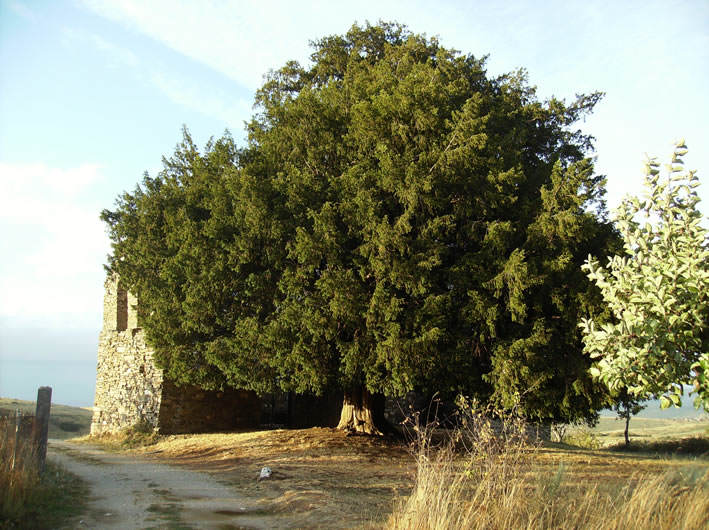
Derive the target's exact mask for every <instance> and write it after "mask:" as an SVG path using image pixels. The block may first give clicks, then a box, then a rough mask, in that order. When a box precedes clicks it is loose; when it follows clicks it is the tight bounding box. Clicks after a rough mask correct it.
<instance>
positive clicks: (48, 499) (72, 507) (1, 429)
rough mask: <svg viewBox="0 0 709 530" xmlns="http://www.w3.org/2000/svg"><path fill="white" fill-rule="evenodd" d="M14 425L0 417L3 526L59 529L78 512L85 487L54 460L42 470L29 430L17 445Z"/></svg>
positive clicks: (0, 517)
mask: <svg viewBox="0 0 709 530" xmlns="http://www.w3.org/2000/svg"><path fill="white" fill-rule="evenodd" d="M14 427H15V419H14V418H7V417H5V418H0V528H3V529H5V528H56V527H57V526H58V525H60V524H62V523H64V522H66V521H67V520H69V519H70V518H71V517H73V516H74V515H76V514H77V513H79V511H80V510H81V508H82V506H83V503H84V498H85V496H86V486H85V484H83V483H82V482H81V481H80V480H79V479H78V478H77V477H75V476H73V475H71V474H69V473H67V472H66V471H65V470H63V469H62V468H60V467H58V466H54V465H52V464H51V463H47V465H46V468H45V470H44V472H43V473H40V472H39V470H38V468H37V458H36V448H35V446H34V445H33V444H32V443H31V442H30V440H29V439H27V432H26V430H25V432H24V433H23V435H22V436H20V437H19V439H18V443H17V447H16V446H15V434H14V430H15V429H14Z"/></svg>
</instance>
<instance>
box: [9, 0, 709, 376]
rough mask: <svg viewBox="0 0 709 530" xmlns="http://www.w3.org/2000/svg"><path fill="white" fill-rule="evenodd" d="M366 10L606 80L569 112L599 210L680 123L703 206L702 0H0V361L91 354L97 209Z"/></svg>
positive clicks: (529, 62) (632, 186)
mask: <svg viewBox="0 0 709 530" xmlns="http://www.w3.org/2000/svg"><path fill="white" fill-rule="evenodd" d="M378 20H385V21H397V22H400V23H403V24H406V25H407V26H408V27H409V29H410V30H411V31H413V32H415V33H425V34H426V35H428V36H437V37H438V38H439V40H440V42H441V44H442V45H443V46H445V47H449V48H455V49H458V50H460V51H461V52H463V53H472V54H473V55H475V56H477V57H480V56H483V55H489V59H488V63H487V67H488V72H489V74H490V75H499V74H503V73H506V72H510V71H513V70H516V69H518V68H525V69H526V70H527V71H528V76H529V82H530V83H531V84H533V85H535V86H536V87H537V90H538V94H539V96H540V98H542V99H545V98H548V97H551V96H555V97H558V98H565V99H567V100H571V99H573V98H574V97H575V95H576V94H577V93H588V92H593V91H602V92H604V93H605V94H606V95H605V97H604V98H603V100H601V102H600V103H599V104H598V106H597V107H596V110H595V112H594V113H593V115H592V116H591V117H589V118H587V119H586V121H585V122H584V123H582V124H581V127H582V128H583V130H584V131H585V132H587V133H589V134H592V135H594V136H595V138H596V143H595V147H596V153H595V154H596V157H597V159H596V169H597V172H598V173H601V174H605V175H607V177H608V187H607V189H608V197H607V199H608V204H609V207H611V208H612V207H615V206H617V205H618V204H619V202H620V200H621V198H622V197H623V196H624V195H625V194H627V193H631V194H639V193H641V182H642V167H643V160H644V157H645V154H646V153H647V154H650V155H652V156H657V157H659V158H660V160H661V161H667V159H668V157H669V155H670V154H671V150H672V145H673V142H674V141H675V140H677V139H679V138H685V139H686V141H687V144H688V146H689V154H688V155H687V157H686V158H685V160H686V165H687V167H688V168H690V169H697V170H698V174H699V177H700V181H701V182H702V185H701V187H700V195H701V196H702V197H703V203H702V204H701V206H700V207H701V210H702V211H703V213H704V215H705V216H706V215H707V213H708V212H709V192H708V191H707V178H706V175H707V171H709V154H708V153H707V146H708V144H709V141H708V140H709V137H708V135H709V133H708V132H707V129H708V127H707V124H708V123H709V113H708V111H707V103H706V100H707V94H709V2H707V1H706V0H696V1H671V0H663V1H651V0H643V1H632V0H630V1H622V2H618V1H616V0H613V1H594V0H583V1H573V0H565V1H554V0H550V1H545V2H531V1H508V2H503V1H500V2H489V1H484V2H483V1H468V2H455V1H446V0H439V1H438V2H437V3H436V4H435V6H434V4H433V2H430V1H420V2H419V1H411V2H386V1H384V0H380V1H369V0H364V1H359V2H346V3H340V2H336V1H332V0H330V1H316V2H307V1H305V2H269V1H267V0H261V1H258V2H257V1H254V2H251V1H247V0H243V1H228V0H224V1H206V0H205V1H198V0H193V1H179V0H165V1H163V0H152V1H149V2H145V1H132V0H129V1H114V2H108V1H103V0H74V1H72V0H56V1H42V0H33V1H20V0H0V257H1V258H2V259H0V362H1V361H2V359H17V358H24V359H37V360H46V359H54V360H86V361H89V360H95V358H96V347H97V338H98V333H99V331H100V326H101V318H102V317H101V311H102V299H103V280H104V275H105V273H104V269H103V264H104V263H105V262H106V255H107V253H108V252H110V245H109V242H108V238H107V235H106V233H105V229H104V226H103V224H102V223H101V221H100V220H99V214H100V212H101V210H102V209H104V208H111V207H112V206H113V205H114V201H115V199H116V197H117V196H118V195H119V194H120V193H122V192H123V191H126V190H132V189H134V187H135V186H136V184H137V183H138V182H139V181H140V180H141V179H142V175H143V174H144V172H146V171H147V172H149V173H150V174H151V175H154V174H155V173H156V172H157V171H159V170H160V168H161V158H162V156H163V155H166V156H169V155H170V154H171V153H172V152H173V151H174V147H175V145H176V144H177V142H178V141H179V140H180V138H181V127H182V126H183V125H186V126H187V127H188V129H189V130H190V132H191V134H192V136H193V138H194V139H195V141H196V142H197V144H198V145H204V144H205V143H206V141H207V140H208V139H209V138H210V137H211V136H216V137H218V136H221V134H222V133H223V132H224V131H225V129H229V130H230V131H231V132H232V134H233V136H234V137H235V138H236V139H237V141H239V142H243V139H244V132H243V130H244V122H245V121H247V120H248V119H249V118H250V116H251V113H252V102H253V95H254V92H255V90H256V89H257V88H258V87H259V86H260V84H261V83H262V81H263V75H264V74H265V73H267V72H268V71H269V70H270V69H277V68H279V67H280V66H282V65H283V64H284V63H285V62H286V61H288V60H291V59H295V60H298V61H300V62H301V63H307V62H308V60H309V55H310V53H311V48H310V47H309V44H308V43H309V41H311V40H315V39H319V38H321V37H323V36H326V35H333V34H342V33H344V32H346V31H347V29H348V28H349V27H351V25H352V24H353V23H355V22H359V23H364V22H366V21H369V22H372V23H376V22H377V21H378ZM1 369H2V364H0V370H1Z"/></svg>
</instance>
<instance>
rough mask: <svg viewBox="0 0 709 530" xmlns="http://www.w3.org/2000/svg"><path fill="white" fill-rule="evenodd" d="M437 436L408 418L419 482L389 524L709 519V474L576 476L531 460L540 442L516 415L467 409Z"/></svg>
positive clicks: (684, 522) (622, 525)
mask: <svg viewBox="0 0 709 530" xmlns="http://www.w3.org/2000/svg"><path fill="white" fill-rule="evenodd" d="M463 412H464V415H463V420H462V421H461V422H460V427H459V428H457V429H455V430H454V431H453V432H452V434H451V436H449V437H448V438H447V439H443V440H440V441H438V442H436V441H435V440H436V437H437V436H436V435H437V434H438V438H439V439H440V438H441V436H440V434H439V433H437V432H436V428H435V427H436V426H435V425H433V426H428V427H421V426H420V425H418V424H417V422H414V423H413V430H414V432H415V433H416V434H417V440H416V458H417V463H418V469H417V475H416V482H415V485H414V489H413V491H412V493H411V495H410V496H409V497H408V498H407V499H403V500H401V501H400V502H399V503H398V505H397V506H396V507H395V509H394V512H393V513H392V515H391V516H390V517H389V519H388V521H387V523H386V528H389V529H407V530H413V529H422V530H423V529H461V528H472V529H477V528H479V529H482V528H485V529H508V528H520V529H524V528H564V529H567V528H592V529H624V530H625V529H647V528H653V529H655V528H657V529H665V528H666V529H670V528H672V529H675V528H682V529H701V528H707V527H709V473H706V472H701V473H699V474H697V473H696V472H692V471H691V470H688V471H684V472H681V473H673V474H664V475H659V476H657V475H655V476H652V475H637V476H635V477H633V478H632V479H631V480H630V481H628V482H626V483H624V484H618V483H616V484H578V483H575V481H573V476H572V477H571V480H567V473H566V470H565V469H564V467H563V466H560V467H559V468H558V469H557V470H556V471H555V472H554V471H549V470H548V469H543V468H541V469H540V468H536V469H535V468H534V467H533V464H534V460H535V454H536V449H537V447H538V441H537V440H536V439H535V438H534V436H531V435H530V429H529V427H528V426H527V425H525V424H524V422H523V421H522V420H521V419H520V418H518V417H516V416H514V414H512V415H509V414H507V415H506V414H502V413H499V412H497V411H491V410H485V411H479V410H478V409H476V408H475V407H470V406H467V408H465V409H464V411H463Z"/></svg>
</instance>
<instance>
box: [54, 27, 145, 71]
mask: <svg viewBox="0 0 709 530" xmlns="http://www.w3.org/2000/svg"><path fill="white" fill-rule="evenodd" d="M62 35H63V36H64V39H65V41H66V42H69V43H72V44H76V45H79V46H91V47H93V48H95V49H97V50H99V51H100V52H102V53H103V54H104V55H105V56H106V57H107V58H108V59H109V60H110V61H112V62H113V63H114V64H115V65H124V66H128V67H130V68H137V67H138V66H139V65H140V59H138V56H137V55H136V54H135V53H133V52H132V51H131V50H129V49H128V48H124V47H122V46H119V45H117V44H114V43H113V42H110V41H108V40H106V39H105V38H103V37H101V36H100V35H97V34H95V33H91V32H88V31H83V30H77V29H75V28H70V27H65V28H62Z"/></svg>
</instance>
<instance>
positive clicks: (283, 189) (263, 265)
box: [103, 23, 617, 432]
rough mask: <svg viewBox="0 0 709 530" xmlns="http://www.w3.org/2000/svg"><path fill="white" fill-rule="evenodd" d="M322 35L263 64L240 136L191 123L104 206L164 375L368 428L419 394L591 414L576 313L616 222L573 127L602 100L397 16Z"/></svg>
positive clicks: (592, 388) (546, 414)
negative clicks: (557, 89) (313, 406)
mask: <svg viewBox="0 0 709 530" xmlns="http://www.w3.org/2000/svg"><path fill="white" fill-rule="evenodd" d="M313 47H314V52H313V54H312V57H311V63H310V64H308V65H305V66H303V65H300V64H298V63H295V62H291V63H288V64H286V65H285V66H284V67H283V68H281V69H280V70H277V71H275V72H272V73H271V74H270V75H269V76H268V77H267V80H266V82H265V84H264V85H263V87H262V88H261V89H260V90H259V91H258V93H257V95H256V109H257V112H256V114H255V115H254V117H253V119H252V121H251V122H250V124H249V125H248V134H249V140H248V144H247V145H246V146H245V147H244V148H243V149H241V150H239V149H237V147H236V146H235V145H234V142H233V141H232V140H231V138H230V137H228V136H225V137H224V138H222V139H220V140H218V141H216V142H210V143H209V144H208V146H207V148H206V149H205V151H204V152H203V153H200V152H199V151H198V150H197V148H196V147H195V146H194V145H193V143H192V141H191V140H190V138H189V135H188V134H187V133H186V132H185V137H184V141H183V143H182V144H181V145H179V146H178V148H177V149H176V152H175V154H174V155H173V156H172V157H171V158H170V159H166V160H165V161H164V170H163V171H162V172H161V173H160V174H158V175H157V176H156V177H154V178H150V177H147V176H146V178H145V180H144V182H143V185H142V186H141V187H139V188H137V189H136V190H135V191H134V192H133V193H125V194H123V195H122V196H121V197H120V198H119V200H118V202H117V206H116V208H115V210H113V211H108V210H107V211H104V213H103V219H104V220H105V221H106V222H107V223H108V226H109V231H110V235H111V237H112V240H113V249H114V252H113V255H112V256H111V257H110V259H109V268H110V269H111V270H112V271H114V272H117V273H118V274H119V275H120V277H121V280H122V281H123V282H124V284H125V285H126V286H127V287H128V288H129V289H131V290H132V291H134V292H135V294H136V295H137V296H138V298H139V300H140V317H141V319H142V321H141V322H142V325H143V327H144V328H145V329H146V332H147V334H148V339H149V341H150V342H151V343H152V344H153V346H154V347H155V349H156V355H157V359H158V362H159V363H160V364H161V365H162V366H163V367H164V368H166V370H167V374H168V376H169V377H171V378H173V379H175V380H176V381H178V382H190V383H196V384H199V385H202V386H205V387H209V388H217V387H221V386H224V385H227V386H235V387H242V388H253V389H255V390H258V391H265V390H269V389H273V388H281V389H284V390H290V391H295V392H301V393H306V392H307V393H316V394H321V393H323V392H325V391H327V390H329V389H332V388H338V389H341V390H343V391H344V392H345V401H344V405H343V413H342V418H341V421H340V427H342V428H347V429H353V430H357V431H362V432H376V431H377V429H378V422H379V421H380V419H381V412H382V410H381V405H382V400H381V396H382V395H384V394H387V395H401V394H403V393H405V392H406V391H409V390H418V391H421V392H439V393H441V394H443V395H444V396H452V395H455V394H457V393H465V394H468V395H475V396H477V397H480V398H483V399H491V400H494V401H495V402H497V403H498V404H500V405H502V406H504V407H513V406H514V407H518V408H519V410H521V411H522V412H523V413H525V414H526V415H527V416H529V417H531V418H536V419H547V420H566V421H569V420H572V421H573V420H580V419H589V418H592V417H593V416H594V415H595V413H596V411H597V410H598V409H599V408H601V407H602V406H603V404H604V403H605V401H606V399H607V396H606V394H605V393H604V392H605V390H604V389H603V387H602V386H601V385H595V384H594V383H593V381H592V380H591V379H590V377H589V375H588V368H589V365H590V359H589V358H588V357H586V356H584V355H583V353H582V342H581V336H580V330H579V329H578V327H577V322H578V321H579V319H580V317H581V316H582V315H589V314H590V315H597V314H598V313H599V312H600V311H601V310H602V303H601V298H600V294H599V293H598V291H596V290H595V288H594V287H593V286H592V285H591V283H590V282H589V280H588V279H587V278H586V277H585V275H584V274H583V272H582V271H581V268H580V266H581V264H582V263H583V261H584V258H585V257H586V256H587V255H588V254H589V253H591V254H593V255H605V254H607V253H608V252H610V251H613V250H615V249H616V248H617V236H616V234H615V232H614V231H613V229H612V227H611V226H610V225H609V223H607V222H606V219H605V206H604V203H603V200H602V198H603V192H604V189H603V185H604V182H603V179H602V178H601V177H600V176H597V175H595V174H594V172H593V165H592V162H591V160H590V159H589V158H587V154H588V152H589V151H590V149H591V147H592V146H591V138H590V137H588V136H585V135H583V134H582V133H581V132H579V131H578V130H575V129H574V124H575V122H577V121H578V120H579V118H581V117H582V116H583V115H584V114H586V113H588V112H590V111H591V110H592V108H593V106H594V104H595V103H596V102H597V101H598V99H599V97H600V96H599V95H598V94H592V95H589V96H578V97H577V99H576V100H575V101H573V102H571V103H565V102H563V101H560V100H557V99H551V100H548V101H539V100H538V99H537V97H536V95H535V92H534V89H533V88H532V87H530V86H529V85H528V84H527V82H526V79H525V76H524V74H523V72H518V73H514V74H510V75H505V76H500V77H497V78H492V77H490V76H488V75H487V73H486V71H485V65H484V59H477V58H475V57H473V56H472V55H462V54H460V53H458V52H455V51H452V50H448V49H445V48H443V47H441V46H440V45H439V43H438V41H437V40H435V39H427V38H425V37H424V36H421V35H413V34H411V33H409V32H408V31H407V30H406V29H405V28H404V27H402V26H399V25H396V24H384V23H380V24H379V25H377V26H369V25H367V26H365V27H360V26H356V25H355V26H353V27H352V29H351V30H350V31H349V32H348V33H347V34H346V35H342V36H331V37H326V38H324V39H322V40H320V41H318V42H315V43H313Z"/></svg>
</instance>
